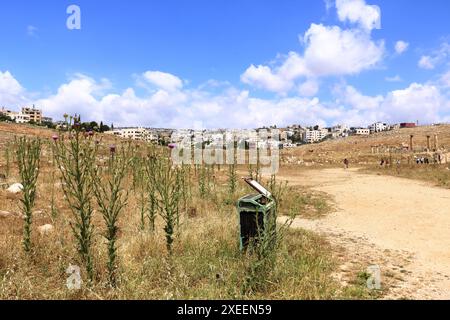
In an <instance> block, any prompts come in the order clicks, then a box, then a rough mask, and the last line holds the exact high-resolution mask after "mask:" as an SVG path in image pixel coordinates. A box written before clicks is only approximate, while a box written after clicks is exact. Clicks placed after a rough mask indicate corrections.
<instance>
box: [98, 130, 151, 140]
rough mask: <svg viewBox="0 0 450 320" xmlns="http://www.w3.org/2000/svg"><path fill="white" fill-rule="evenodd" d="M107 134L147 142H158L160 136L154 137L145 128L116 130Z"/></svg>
mask: <svg viewBox="0 0 450 320" xmlns="http://www.w3.org/2000/svg"><path fill="white" fill-rule="evenodd" d="M105 133H106V134H111V135H114V136H118V137H121V138H124V139H130V140H137V141H146V142H154V141H158V136H156V135H154V134H153V133H151V132H150V131H149V130H147V129H145V128H122V129H115V130H113V131H108V132H105Z"/></svg>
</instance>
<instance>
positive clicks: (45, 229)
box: [38, 224, 55, 236]
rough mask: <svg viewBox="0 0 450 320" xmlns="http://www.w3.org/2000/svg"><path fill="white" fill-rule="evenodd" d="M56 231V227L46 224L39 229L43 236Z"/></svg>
mask: <svg viewBox="0 0 450 320" xmlns="http://www.w3.org/2000/svg"><path fill="white" fill-rule="evenodd" d="M54 230H55V227H53V226H52V225H51V224H45V225H43V226H40V227H39V228H38V231H39V233H40V235H41V236H46V235H49V234H51V233H53V231H54Z"/></svg>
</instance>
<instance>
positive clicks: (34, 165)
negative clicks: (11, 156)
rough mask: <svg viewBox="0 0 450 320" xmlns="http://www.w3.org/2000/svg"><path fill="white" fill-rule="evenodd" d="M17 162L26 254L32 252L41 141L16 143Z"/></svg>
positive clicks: (19, 141)
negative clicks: (20, 186) (21, 191)
mask: <svg viewBox="0 0 450 320" xmlns="http://www.w3.org/2000/svg"><path fill="white" fill-rule="evenodd" d="M16 144H17V145H18V149H17V162H18V164H19V173H20V178H21V183H22V186H23V195H22V199H20V202H21V204H22V213H23V215H24V219H25V223H24V229H23V248H24V250H25V252H30V250H31V225H32V220H33V208H34V204H35V200H36V184H37V179H38V177H39V170H40V167H39V166H40V156H41V141H40V140H28V139H27V138H25V137H22V138H20V139H19V140H18V141H16Z"/></svg>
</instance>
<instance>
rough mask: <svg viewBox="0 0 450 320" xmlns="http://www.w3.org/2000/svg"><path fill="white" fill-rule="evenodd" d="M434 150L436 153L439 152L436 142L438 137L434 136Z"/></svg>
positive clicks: (437, 142)
mask: <svg viewBox="0 0 450 320" xmlns="http://www.w3.org/2000/svg"><path fill="white" fill-rule="evenodd" d="M434 149H435V150H436V151H437V150H439V141H438V135H437V134H435V135H434Z"/></svg>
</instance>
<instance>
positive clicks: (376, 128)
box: [369, 122, 389, 133]
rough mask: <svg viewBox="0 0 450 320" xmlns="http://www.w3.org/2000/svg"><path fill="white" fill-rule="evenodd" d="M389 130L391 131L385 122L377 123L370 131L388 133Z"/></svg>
mask: <svg viewBox="0 0 450 320" xmlns="http://www.w3.org/2000/svg"><path fill="white" fill-rule="evenodd" d="M388 129H389V126H388V125H387V124H386V123H383V122H376V123H374V124H371V125H370V126H369V130H370V132H372V133H376V132H383V131H387V130H388Z"/></svg>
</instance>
